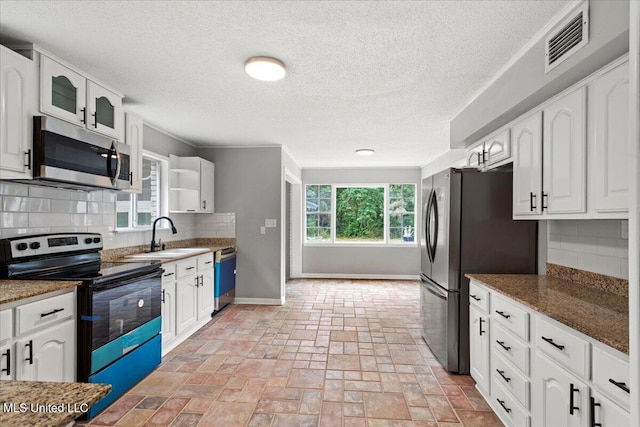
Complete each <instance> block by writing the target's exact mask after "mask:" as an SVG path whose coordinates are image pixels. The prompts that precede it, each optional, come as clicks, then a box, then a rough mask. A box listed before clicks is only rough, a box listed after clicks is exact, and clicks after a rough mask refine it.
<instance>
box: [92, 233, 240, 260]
mask: <svg viewBox="0 0 640 427" xmlns="http://www.w3.org/2000/svg"><path fill="white" fill-rule="evenodd" d="M235 245H236V239H232V238H199V239H187V240H176V241H169V242H166V250H165V252H171V250H172V249H182V248H206V249H207V250H208V251H211V252H215V251H218V250H221V249H226V248H230V247H234V246H235ZM148 250H149V246H148V245H138V246H129V247H125V248H116V249H108V250H103V251H102V254H101V257H102V261H112V262H140V261H160V262H173V261H177V260H180V259H184V258H189V257H192V256H198V255H202V254H204V253H206V252H204V251H203V252H201V253H184V254H179V255H178V254H176V256H172V257H169V258H167V257H164V256H162V255H159V256H157V257H153V256H151V255H149V256H145V257H144V258H128V256H129V255H134V254H141V253H144V252H146V251H148ZM157 253H158V254H162V251H158V252H157Z"/></svg>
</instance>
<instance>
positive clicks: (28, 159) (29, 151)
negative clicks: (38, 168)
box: [24, 148, 31, 170]
mask: <svg viewBox="0 0 640 427" xmlns="http://www.w3.org/2000/svg"><path fill="white" fill-rule="evenodd" d="M24 155H25V157H26V158H27V162H26V163H27V164H26V165H24V167H25V168H27V169H29V170H31V148H29V149H28V150H27V151H25V152H24Z"/></svg>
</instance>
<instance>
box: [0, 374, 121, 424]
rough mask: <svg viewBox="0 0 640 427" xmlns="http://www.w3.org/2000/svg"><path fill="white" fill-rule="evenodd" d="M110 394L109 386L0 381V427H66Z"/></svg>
mask: <svg viewBox="0 0 640 427" xmlns="http://www.w3.org/2000/svg"><path fill="white" fill-rule="evenodd" d="M110 391H111V385H109V384H89V383H58V382H41V381H2V382H0V405H2V406H1V407H2V410H0V425H3V426H46V427H51V426H65V425H67V424H68V423H70V422H71V421H73V420H75V419H76V418H78V417H79V416H81V415H82V413H83V412H85V411H86V410H87V409H88V407H89V406H91V405H93V404H94V403H96V402H97V401H99V400H100V399H102V398H103V397H105V396H106V395H107V394H109V392H110ZM5 404H13V405H14V406H13V408H14V409H13V410H12V411H10V412H8V411H6V409H7V407H6V406H5Z"/></svg>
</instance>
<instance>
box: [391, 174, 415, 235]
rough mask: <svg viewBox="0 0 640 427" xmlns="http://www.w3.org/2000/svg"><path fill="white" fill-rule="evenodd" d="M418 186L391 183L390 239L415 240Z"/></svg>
mask: <svg viewBox="0 0 640 427" xmlns="http://www.w3.org/2000/svg"><path fill="white" fill-rule="evenodd" d="M415 201H416V186H415V185H414V184H391V185H389V241H391V242H401V241H404V242H413V240H414V236H415V217H416V213H415V206H416V203H415Z"/></svg>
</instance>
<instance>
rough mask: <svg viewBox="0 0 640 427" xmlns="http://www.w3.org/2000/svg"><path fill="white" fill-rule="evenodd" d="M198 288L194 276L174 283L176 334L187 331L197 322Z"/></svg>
mask: <svg viewBox="0 0 640 427" xmlns="http://www.w3.org/2000/svg"><path fill="white" fill-rule="evenodd" d="M197 307H198V288H197V287H196V276H195V275H193V276H187V277H185V278H183V279H180V280H178V281H177V283H176V333H177V334H180V333H183V332H184V331H186V330H187V329H189V327H190V326H192V325H194V324H195V323H196V321H197V320H198V314H197Z"/></svg>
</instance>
